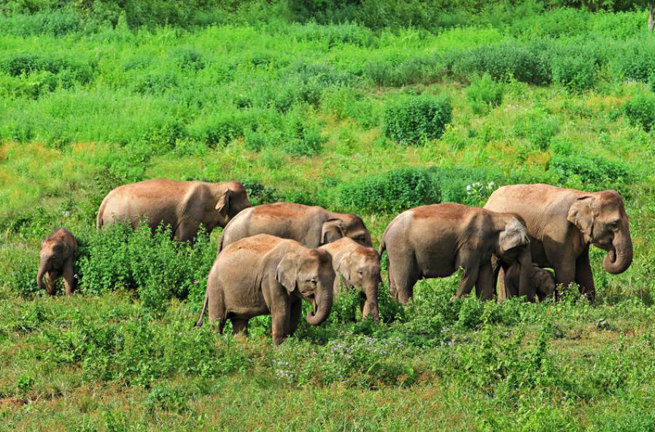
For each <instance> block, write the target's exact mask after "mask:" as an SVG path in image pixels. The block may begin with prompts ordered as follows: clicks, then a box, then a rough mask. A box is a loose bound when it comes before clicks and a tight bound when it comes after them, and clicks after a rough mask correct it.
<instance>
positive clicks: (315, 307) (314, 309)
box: [311, 297, 318, 315]
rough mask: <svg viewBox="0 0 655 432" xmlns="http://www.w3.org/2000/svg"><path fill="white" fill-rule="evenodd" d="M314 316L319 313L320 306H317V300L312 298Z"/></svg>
mask: <svg viewBox="0 0 655 432" xmlns="http://www.w3.org/2000/svg"><path fill="white" fill-rule="evenodd" d="M311 301H312V315H316V312H318V305H317V304H316V298H313V297H312V300H311Z"/></svg>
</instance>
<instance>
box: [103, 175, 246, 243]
mask: <svg viewBox="0 0 655 432" xmlns="http://www.w3.org/2000/svg"><path fill="white" fill-rule="evenodd" d="M247 207H250V202H249V201H248V195H247V193H246V189H245V188H244V187H243V185H242V184H241V183H239V182H222V183H207V182H200V181H176V180H169V179H153V180H146V181H142V182H138V183H131V184H127V185H123V186H119V187H117V188H116V189H114V190H112V191H111V192H109V194H107V196H106V197H105V199H104V200H103V201H102V204H101V205H100V210H99V211H98V220H97V228H98V229H100V228H102V227H103V226H106V225H109V224H111V223H113V222H114V221H125V222H127V223H129V224H131V225H132V226H133V227H136V226H137V225H138V223H139V221H140V220H142V219H145V220H146V221H147V224H148V226H149V227H150V228H151V229H152V230H153V231H154V230H155V229H156V228H157V227H158V226H159V225H160V224H164V225H170V226H171V228H172V230H173V236H174V238H175V239H176V240H179V241H193V239H194V238H195V237H196V235H197V234H198V229H199V228H200V225H204V226H205V228H206V229H207V231H208V232H211V231H212V230H213V229H214V228H215V227H217V226H220V227H224V226H225V225H226V224H227V223H228V222H229V221H230V220H231V219H232V218H233V217H234V216H235V215H236V214H237V213H239V212H240V211H241V210H243V209H245V208H247Z"/></svg>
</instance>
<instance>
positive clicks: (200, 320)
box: [196, 289, 209, 327]
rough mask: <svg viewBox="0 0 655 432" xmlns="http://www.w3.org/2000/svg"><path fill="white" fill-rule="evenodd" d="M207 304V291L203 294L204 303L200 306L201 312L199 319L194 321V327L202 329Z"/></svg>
mask: <svg viewBox="0 0 655 432" xmlns="http://www.w3.org/2000/svg"><path fill="white" fill-rule="evenodd" d="M208 303H209V289H208V290H207V292H205V302H204V304H203V305H202V312H200V318H198V321H196V327H202V322H203V321H204V320H205V311H206V310H207V304H208Z"/></svg>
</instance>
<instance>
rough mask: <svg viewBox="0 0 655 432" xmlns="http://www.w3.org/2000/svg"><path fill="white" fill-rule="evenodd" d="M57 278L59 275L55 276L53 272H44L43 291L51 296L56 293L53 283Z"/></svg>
mask: <svg viewBox="0 0 655 432" xmlns="http://www.w3.org/2000/svg"><path fill="white" fill-rule="evenodd" d="M58 277H59V275H56V274H55V273H54V272H46V274H45V291H46V292H47V293H48V294H50V295H51V296H53V295H55V293H56V287H55V281H56V280H57V278H58Z"/></svg>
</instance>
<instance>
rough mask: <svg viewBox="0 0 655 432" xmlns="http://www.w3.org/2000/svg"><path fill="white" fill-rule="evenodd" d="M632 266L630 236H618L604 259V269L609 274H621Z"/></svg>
mask: <svg viewBox="0 0 655 432" xmlns="http://www.w3.org/2000/svg"><path fill="white" fill-rule="evenodd" d="M630 264H632V239H631V238H630V234H621V235H617V236H615V237H614V241H612V246H610V249H609V251H608V252H607V255H605V258H604V259H603V267H604V268H605V271H607V272H608V273H612V274H619V273H623V272H624V271H626V270H627V269H628V267H630Z"/></svg>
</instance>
